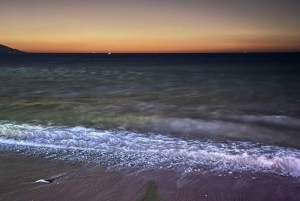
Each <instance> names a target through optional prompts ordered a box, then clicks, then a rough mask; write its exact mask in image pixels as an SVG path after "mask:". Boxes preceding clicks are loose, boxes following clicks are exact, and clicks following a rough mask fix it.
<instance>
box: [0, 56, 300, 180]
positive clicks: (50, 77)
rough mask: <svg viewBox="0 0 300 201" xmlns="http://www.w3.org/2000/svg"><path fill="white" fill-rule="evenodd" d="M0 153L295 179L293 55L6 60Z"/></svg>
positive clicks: (297, 100) (1, 67) (298, 147)
mask: <svg viewBox="0 0 300 201" xmlns="http://www.w3.org/2000/svg"><path fill="white" fill-rule="evenodd" d="M0 149H1V150H8V151H11V152H20V153H21V154H22V153H25V154H29V155H30V154H34V155H40V156H43V157H48V158H54V159H60V160H70V161H84V162H91V163H103V164H105V165H107V166H108V167H110V168H122V167H128V166H129V167H132V168H137V169H141V170H144V169H152V168H154V169H155V168H159V169H175V170H178V171H181V172H183V173H184V172H187V173H188V172H224V171H227V172H228V171H239V172H240V171H253V172H266V173H274V174H279V175H287V176H293V177H300V54H299V53H278V54H248V53H247V54H111V55H108V54H26V55H2V56H0Z"/></svg>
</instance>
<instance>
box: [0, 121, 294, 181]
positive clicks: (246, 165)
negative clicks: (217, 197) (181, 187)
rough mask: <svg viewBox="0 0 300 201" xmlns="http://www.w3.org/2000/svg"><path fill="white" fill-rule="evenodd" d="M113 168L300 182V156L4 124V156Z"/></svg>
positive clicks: (263, 148)
mask: <svg viewBox="0 0 300 201" xmlns="http://www.w3.org/2000/svg"><path fill="white" fill-rule="evenodd" d="M5 149H9V150H13V151H18V152H23V153H25V154H30V155H33V154H34V155H39V156H44V157H47V158H54V159H60V160H74V161H85V162H90V163H103V164H106V165H108V167H109V168H121V167H134V168H141V169H149V168H161V169H176V170H179V171H184V172H240V171H254V172H268V173H275V174H280V175H287V176H293V177H300V151H299V150H297V149H292V148H283V147H279V146H271V145H262V144H258V143H251V142H242V141H226V142H217V141H212V140H187V139H181V138H176V137H172V136H167V135H162V134H154V133H145V134H143V133H137V132H129V131H125V130H119V131H112V130H98V129H93V128H86V127H81V126H77V127H66V126H57V125H55V126H52V125H48V126H42V125H33V124H25V123H23V124H20V123H19V124H18V123H14V122H9V121H1V122H0V150H5Z"/></svg>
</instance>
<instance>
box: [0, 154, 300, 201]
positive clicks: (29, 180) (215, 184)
mask: <svg viewBox="0 0 300 201" xmlns="http://www.w3.org/2000/svg"><path fill="white" fill-rule="evenodd" d="M0 160H1V163H0V172H1V173H0V174H1V181H0V187H1V188H0V189H1V190H0V195H1V196H0V200H16V201H17V200H20V201H21V200H78V201H81V200H111V201H114V200H115V201H117V200H122V201H123V200H124V201H148V200H149V201H150V200H152V201H158V200H165V201H172V200H174V201H175V200H176V201H183V200H186V201H197V200H209V201H213V200H216V201H223V200H245V201H250V200H256V201H260V200H261V201H263V200H289V201H293V200H295V201H296V200H299V198H300V195H299V188H300V187H299V186H300V184H299V181H298V180H297V179H291V178H287V177H279V176H274V175H260V174H253V173H242V174H240V173H232V174H223V175H209V174H204V175H203V174H192V175H190V176H187V177H186V178H183V179H182V178H180V175H178V174H176V173H175V172H172V171H163V170H148V171H145V172H136V171H131V172H130V170H127V171H124V172H122V171H109V170H107V169H106V168H105V167H103V166H101V165H97V164H84V163H66V162H62V161H53V160H47V159H43V158H36V157H25V156H19V155H17V156H16V155H11V154H5V153H1V159H0ZM39 179H54V181H53V182H52V183H49V184H46V183H36V182H35V181H37V180H39Z"/></svg>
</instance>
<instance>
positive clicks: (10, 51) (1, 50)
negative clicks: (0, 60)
mask: <svg viewBox="0 0 300 201" xmlns="http://www.w3.org/2000/svg"><path fill="white" fill-rule="evenodd" d="M24 53H26V52H23V51H20V50H17V49H13V48H10V47H7V46H5V45H1V44H0V54H24Z"/></svg>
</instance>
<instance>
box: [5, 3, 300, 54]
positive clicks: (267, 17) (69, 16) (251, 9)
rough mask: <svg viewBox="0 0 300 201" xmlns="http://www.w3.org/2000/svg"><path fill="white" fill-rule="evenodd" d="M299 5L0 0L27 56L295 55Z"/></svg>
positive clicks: (13, 41) (9, 38)
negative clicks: (106, 54)
mask: <svg viewBox="0 0 300 201" xmlns="http://www.w3.org/2000/svg"><path fill="white" fill-rule="evenodd" d="M299 9H300V0H147V1H146V0H59V1H58V0H57V1H55V0H47V1H46V0H1V1H0V44H3V45H7V46H10V47H13V48H17V49H20V50H23V51H27V52H245V51H247V52H253V51H259V52H262V51H266V52H270V51H276V52H277V51H300V11H299Z"/></svg>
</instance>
